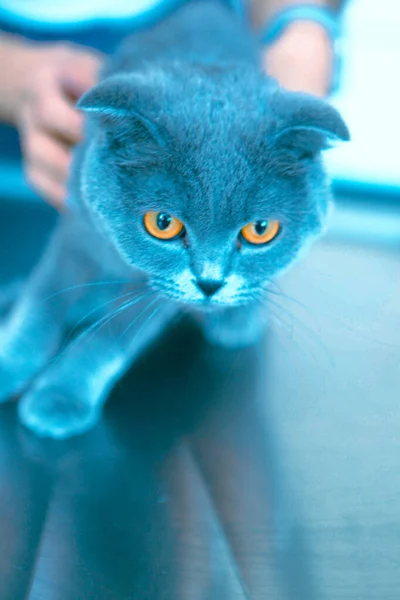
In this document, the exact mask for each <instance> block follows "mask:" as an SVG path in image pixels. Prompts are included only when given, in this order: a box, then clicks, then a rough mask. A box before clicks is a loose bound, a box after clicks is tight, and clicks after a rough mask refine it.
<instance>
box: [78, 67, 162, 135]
mask: <svg viewBox="0 0 400 600" xmlns="http://www.w3.org/2000/svg"><path fill="white" fill-rule="evenodd" d="M153 96H154V90H152V89H151V85H150V84H149V82H148V81H147V79H146V77H145V76H141V75H140V74H129V75H118V76H113V77H109V78H107V79H105V80H104V81H102V82H101V83H99V84H98V85H96V86H95V87H93V88H92V89H91V90H89V91H88V92H87V93H86V94H84V95H83V96H82V97H81V98H80V100H79V101H78V103H77V105H76V106H77V108H78V109H79V110H82V111H84V112H85V113H87V114H88V115H91V116H93V117H95V118H98V119H99V120H100V121H101V124H102V126H103V127H104V128H105V129H106V130H107V131H110V132H111V133H113V134H115V135H116V136H117V137H118V135H119V136H121V135H122V134H124V135H129V136H130V137H133V138H134V141H135V142H138V143H143V144H144V143H147V144H150V143H151V144H153V145H155V144H156V145H159V146H165V140H164V138H163V135H162V132H161V128H160V127H159V126H158V125H157V124H156V123H155V122H154V120H153V119H152V118H151V117H150V116H147V115H146V114H145V113H146V112H147V111H148V110H149V106H151V100H152V97H153Z"/></svg>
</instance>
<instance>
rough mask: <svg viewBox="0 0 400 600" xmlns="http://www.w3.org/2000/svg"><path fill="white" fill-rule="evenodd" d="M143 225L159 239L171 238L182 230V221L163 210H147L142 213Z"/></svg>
mask: <svg viewBox="0 0 400 600" xmlns="http://www.w3.org/2000/svg"><path fill="white" fill-rule="evenodd" d="M143 222H144V226H145V228H146V230H147V231H148V232H149V233H150V235H152V236H153V237H155V238H157V239H159V240H173V239H174V238H176V237H178V235H179V234H181V233H182V231H183V223H182V221H180V220H179V219H176V218H175V217H172V216H171V215H169V214H168V213H165V212H156V211H149V212H147V213H146V214H145V215H144V219H143Z"/></svg>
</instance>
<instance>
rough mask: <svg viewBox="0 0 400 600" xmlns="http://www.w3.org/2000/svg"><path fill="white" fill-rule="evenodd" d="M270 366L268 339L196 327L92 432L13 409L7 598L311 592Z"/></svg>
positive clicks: (8, 430) (178, 337)
mask: <svg viewBox="0 0 400 600" xmlns="http://www.w3.org/2000/svg"><path fill="white" fill-rule="evenodd" d="M39 222H40V223H41V225H40V226H42V222H41V221H40V220H39V221H38V223H39ZM21 223H22V225H23V224H24V220H23V219H22V221H21ZM30 223H32V221H30ZM20 235H21V236H23V235H24V233H23V232H21V233H20ZM29 235H32V228H31V229H30V231H29ZM20 239H25V238H21V237H20ZM267 364H268V363H267V360H266V348H265V347H264V346H263V347H259V348H254V349H250V350H243V351H238V352H226V351H222V350H218V349H213V348H210V347H209V346H206V345H205V344H204V342H203V341H202V339H201V337H200V335H199V334H198V332H197V331H196V330H194V329H193V328H192V326H191V325H190V324H189V323H183V324H181V325H180V326H179V327H177V328H176V329H175V330H173V331H171V332H169V333H168V334H167V335H166V336H165V337H164V338H163V339H162V340H161V341H160V342H159V343H158V344H157V346H155V347H154V348H153V349H152V350H151V352H150V353H148V354H147V355H145V356H144V357H143V358H142V359H141V360H140V362H139V363H138V364H137V365H135V366H134V368H133V369H132V370H131V372H130V373H128V375H127V376H126V377H125V378H124V379H123V380H122V381H121V382H120V383H119V384H118V386H117V387H116V389H115V390H114V392H113V394H112V398H111V399H110V401H109V403H108V404H107V407H106V410H105V416H104V418H103V420H102V422H101V423H100V425H99V426H98V427H97V428H96V429H95V430H93V431H92V432H90V433H89V434H87V435H85V436H81V437H78V438H75V439H71V440H69V441H64V442H53V441H46V440H40V439H37V438H35V437H34V436H33V435H31V434H30V433H29V432H28V431H26V430H25V429H24V428H22V427H21V426H20V425H19V424H18V423H17V422H16V411H15V406H14V405H11V404H7V405H4V406H2V407H1V409H0V428H1V432H0V469H1V484H0V485H1V495H0V533H1V536H0V539H1V551H0V597H1V598H2V600H8V599H10V600H19V599H21V600H22V599H23V598H27V597H29V598H33V599H36V598H38V599H39V598H46V599H50V598H51V599H52V600H53V599H66V600H70V599H72V598H76V599H81V598H82V599H83V598H85V600H86V599H87V598H89V599H90V598H96V600H108V599H110V600H111V599H113V600H115V599H116V598H118V600H124V599H134V600H140V599H143V600H144V599H150V600H153V599H154V600H158V599H164V598H165V599H171V600H172V599H174V600H175V599H178V600H179V599H182V600H191V599H192V598H193V599H197V598H198V599H199V600H204V599H207V600H208V599H214V598H215V599H218V600H224V599H227V600H231V599H233V598H257V599H258V598H260V599H263V598H273V599H274V600H279V598H288V599H291V598H293V599H296V600H302V599H303V598H304V599H306V600H312V599H313V598H314V597H315V593H314V590H313V586H312V584H311V574H310V570H309V564H308V554H307V548H306V544H305V540H304V535H303V532H302V526H301V516H300V515H299V514H298V511H297V503H296V499H295V498H294V497H293V496H292V495H291V492H290V487H291V486H290V485H289V482H287V481H286V478H285V473H284V472H283V471H282V468H281V467H280V464H279V454H280V453H279V445H280V443H281V442H280V440H277V439H275V438H274V433H273V431H271V430H270V428H269V423H270V422H271V421H270V419H269V415H268V399H267V398H265V393H264V381H265V378H266V377H268V368H267Z"/></svg>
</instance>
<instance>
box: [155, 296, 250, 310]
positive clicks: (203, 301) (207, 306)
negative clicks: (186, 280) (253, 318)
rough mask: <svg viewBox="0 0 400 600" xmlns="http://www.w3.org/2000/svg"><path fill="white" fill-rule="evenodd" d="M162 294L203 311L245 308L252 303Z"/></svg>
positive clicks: (173, 300)
mask: <svg viewBox="0 0 400 600" xmlns="http://www.w3.org/2000/svg"><path fill="white" fill-rule="evenodd" d="M162 296H163V297H164V298H165V299H167V300H169V301H170V302H176V303H177V304H179V305H180V306H182V307H184V308H194V309H196V310H201V311H203V312H213V311H218V310H224V309H229V308H244V307H246V306H248V305H249V304H251V302H250V301H243V300H241V301H239V300H237V301H235V300H232V301H226V300H224V301H221V300H218V299H217V298H215V299H212V298H185V297H182V296H174V295H167V294H162Z"/></svg>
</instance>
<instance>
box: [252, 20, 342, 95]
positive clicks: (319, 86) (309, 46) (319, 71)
mask: <svg viewBox="0 0 400 600" xmlns="http://www.w3.org/2000/svg"><path fill="white" fill-rule="evenodd" d="M333 61H334V55H333V48H332V42H331V39H330V38H329V36H328V34H327V33H326V31H325V30H324V28H323V27H322V26H321V25H319V24H318V23H314V22H311V21H297V22H295V23H292V25H290V27H288V28H287V29H286V31H285V32H284V34H282V35H281V36H280V37H279V38H278V39H277V40H276V41H275V42H274V44H272V45H271V46H270V47H269V48H268V49H267V50H266V51H265V53H264V57H263V62H264V67H265V70H266V71H267V73H268V74H269V75H271V76H272V77H274V78H276V79H277V80H278V81H279V83H280V84H281V85H282V86H283V87H285V88H287V89H289V90H292V91H302V92H307V93H309V94H314V95H316V96H326V94H327V93H328V92H329V88H330V84H331V79H332V71H333Z"/></svg>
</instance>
